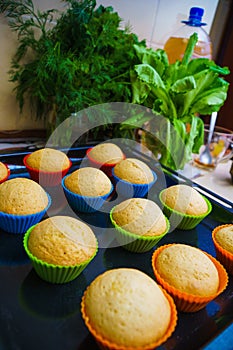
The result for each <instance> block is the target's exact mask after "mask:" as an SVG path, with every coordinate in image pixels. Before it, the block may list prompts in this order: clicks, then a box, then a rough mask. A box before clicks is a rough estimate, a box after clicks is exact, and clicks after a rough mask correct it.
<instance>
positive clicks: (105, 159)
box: [88, 142, 124, 164]
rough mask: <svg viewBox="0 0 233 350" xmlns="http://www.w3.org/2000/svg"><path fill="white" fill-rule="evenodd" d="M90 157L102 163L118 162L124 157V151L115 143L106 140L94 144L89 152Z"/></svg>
mask: <svg viewBox="0 0 233 350" xmlns="http://www.w3.org/2000/svg"><path fill="white" fill-rule="evenodd" d="M88 157H89V158H90V159H92V160H94V161H96V162H97V163H101V164H116V163H118V162H119V161H120V160H122V159H124V153H123V152H122V150H121V148H120V147H119V146H117V145H115V144H114V143H110V142H106V143H100V144H98V145H96V146H94V147H93V148H92V149H91V150H90V151H89V152H88Z"/></svg>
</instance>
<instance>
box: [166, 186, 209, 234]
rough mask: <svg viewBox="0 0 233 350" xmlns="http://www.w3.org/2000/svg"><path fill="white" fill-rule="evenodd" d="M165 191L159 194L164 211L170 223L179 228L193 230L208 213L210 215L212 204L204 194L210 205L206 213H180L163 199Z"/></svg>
mask: <svg viewBox="0 0 233 350" xmlns="http://www.w3.org/2000/svg"><path fill="white" fill-rule="evenodd" d="M164 191H165V189H164V190H162V191H161V192H160V194H159V199H160V202H161V204H162V206H163V212H164V214H165V215H166V216H167V217H168V219H169V220H170V223H171V225H172V226H175V227H177V228H180V229H182V230H192V229H193V228H195V227H196V226H197V225H198V224H199V223H200V222H201V221H202V220H203V219H204V218H205V217H206V216H207V215H209V213H210V212H211V210H212V204H211V203H210V201H209V200H208V199H207V198H206V197H205V196H202V195H201V196H202V197H203V198H204V200H205V201H206V203H207V206H208V210H207V212H206V213H204V214H202V215H188V214H183V213H180V212H178V211H176V210H174V209H171V208H170V207H168V206H167V205H166V204H165V203H164V202H163V200H162V194H163V192H164Z"/></svg>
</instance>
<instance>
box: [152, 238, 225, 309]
mask: <svg viewBox="0 0 233 350" xmlns="http://www.w3.org/2000/svg"><path fill="white" fill-rule="evenodd" d="M152 267H153V271H154V274H155V277H156V279H157V281H158V283H160V284H161V285H162V287H163V288H164V289H165V290H166V291H167V292H168V293H169V294H170V295H171V296H172V297H173V298H174V301H175V303H176V306H177V309H178V310H180V311H184V312H195V311H198V310H200V309H202V308H204V307H205V306H206V305H207V303H208V302H210V301H211V300H213V299H215V298H216V297H217V296H218V295H219V294H220V293H222V292H223V290H224V289H225V288H226V286H227V283H228V276H227V273H226V271H225V269H224V267H223V266H222V265H221V264H220V263H219V262H218V261H217V260H216V259H214V258H213V257H212V256H211V255H209V254H208V253H206V252H204V251H202V250H201V249H199V248H196V247H192V246H189V245H186V244H178V243H177V244H168V245H164V246H161V247H159V248H158V249H156V250H155V251H154V253H153V257H152Z"/></svg>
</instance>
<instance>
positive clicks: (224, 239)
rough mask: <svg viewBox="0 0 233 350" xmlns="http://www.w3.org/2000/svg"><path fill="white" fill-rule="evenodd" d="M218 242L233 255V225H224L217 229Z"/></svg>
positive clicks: (216, 238) (216, 237)
mask: <svg viewBox="0 0 233 350" xmlns="http://www.w3.org/2000/svg"><path fill="white" fill-rule="evenodd" d="M215 240H216V242H217V243H218V244H219V245H220V246H221V247H222V248H223V249H225V250H227V251H228V252H229V253H231V254H233V225H230V224H229V225H222V226H221V227H218V229H216V233H215Z"/></svg>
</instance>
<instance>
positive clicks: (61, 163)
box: [23, 148, 71, 186]
mask: <svg viewBox="0 0 233 350" xmlns="http://www.w3.org/2000/svg"><path fill="white" fill-rule="evenodd" d="M23 162H24V165H25V166H26V168H27V170H28V172H29V174H30V176H31V178H32V179H33V180H35V181H37V182H39V183H40V184H42V185H43V186H56V185H58V184H60V182H61V179H62V178H63V177H64V176H65V175H66V174H67V172H68V170H69V169H70V167H71V161H70V159H69V158H68V157H67V155H66V154H65V153H64V152H62V151H60V150H56V149H52V148H42V149H39V150H37V151H34V152H32V153H30V154H28V155H26V156H25V157H24V159H23Z"/></svg>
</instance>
